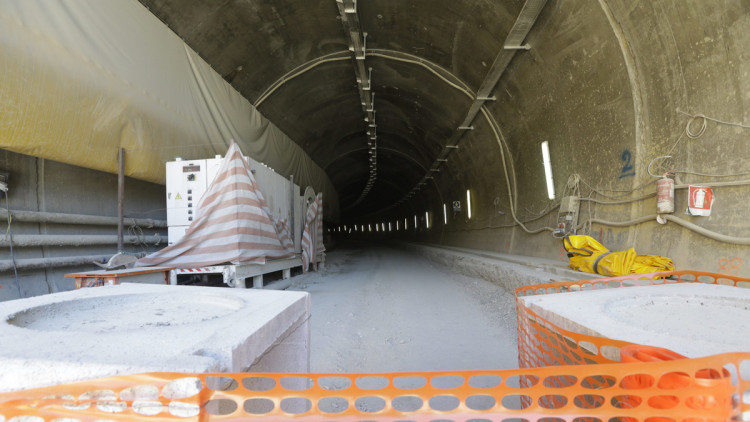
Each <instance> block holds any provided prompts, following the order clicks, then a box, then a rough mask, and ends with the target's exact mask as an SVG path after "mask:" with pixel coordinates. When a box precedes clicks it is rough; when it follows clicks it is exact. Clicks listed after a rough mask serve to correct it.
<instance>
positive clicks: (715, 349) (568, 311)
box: [520, 283, 750, 358]
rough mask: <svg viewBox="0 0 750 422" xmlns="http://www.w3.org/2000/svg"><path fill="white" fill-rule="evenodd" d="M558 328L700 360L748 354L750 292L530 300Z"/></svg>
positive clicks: (618, 291) (702, 290) (673, 288)
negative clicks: (659, 348)
mask: <svg viewBox="0 0 750 422" xmlns="http://www.w3.org/2000/svg"><path fill="white" fill-rule="evenodd" d="M520 300H521V302H522V303H523V304H524V305H525V306H527V307H529V308H530V309H531V310H532V311H534V312H535V313H537V314H538V315H539V316H541V317H542V318H545V319H546V320H548V321H550V322H552V323H553V324H555V325H557V326H558V327H560V328H563V329H565V330H568V331H573V332H576V333H581V334H588V335H594V336H600V337H606V338H611V339H616V340H622V341H627V342H632V343H637V344H643V345H648V346H656V347H663V348H666V349H669V350H672V351H674V352H677V353H680V354H682V355H685V356H687V357H691V358H696V357H701V356H710V355H714V354H719V353H729V352H748V351H750V336H748V335H747V333H748V332H750V289H744V288H739V287H732V286H724V285H710V284H700V283H678V284H666V285H655V286H639V287H622V288H613V289H604V290H589V291H577V292H569V293H559V294H551V295H540V296H526V297H522V298H520Z"/></svg>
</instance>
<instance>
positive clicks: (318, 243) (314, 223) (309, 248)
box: [302, 193, 326, 272]
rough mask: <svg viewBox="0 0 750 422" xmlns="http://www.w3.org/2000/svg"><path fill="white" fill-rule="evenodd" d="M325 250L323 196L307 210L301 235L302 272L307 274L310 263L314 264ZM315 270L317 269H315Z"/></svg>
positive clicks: (316, 199)
mask: <svg viewBox="0 0 750 422" xmlns="http://www.w3.org/2000/svg"><path fill="white" fill-rule="evenodd" d="M325 250H326V248H325V246H324V245H323V194H322V193H318V194H317V195H316V196H315V201H313V202H312V204H310V206H309V207H308V208H307V215H306V216H305V231H304V232H303V233H302V271H304V272H307V270H308V269H309V267H310V264H311V263H316V257H317V256H318V254H319V253H321V252H324V251H325ZM316 265H317V264H316ZM316 268H317V267H316Z"/></svg>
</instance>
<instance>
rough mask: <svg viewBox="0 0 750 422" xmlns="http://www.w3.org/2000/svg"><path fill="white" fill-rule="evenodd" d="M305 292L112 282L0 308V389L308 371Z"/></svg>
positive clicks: (306, 302)
mask: <svg viewBox="0 0 750 422" xmlns="http://www.w3.org/2000/svg"><path fill="white" fill-rule="evenodd" d="M309 317H310V297H309V294H308V293H306V292H286V291H266V290H240V289H229V288H216V287H192V286H166V285H146V284H128V283H125V284H122V285H117V286H104V287H96V288H89V289H81V290H75V291H70V292H64V293H55V294H50V295H45V296H40V297H34V298H29V299H21V300H14V301H8V302H3V303H0V344H2V346H3V347H2V348H0V368H2V371H0V392H6V391H15V390H22V389H28V388H36V387H42V386H48V385H55V384H60V383H68V382H74V381H80V380H85V379H92V378H100V377H109V376H115V375H122V374H135V373H143V372H196V373H197V372H242V371H249V372H254V371H277V372H308V371H309V369H310V347H309V345H310V328H309Z"/></svg>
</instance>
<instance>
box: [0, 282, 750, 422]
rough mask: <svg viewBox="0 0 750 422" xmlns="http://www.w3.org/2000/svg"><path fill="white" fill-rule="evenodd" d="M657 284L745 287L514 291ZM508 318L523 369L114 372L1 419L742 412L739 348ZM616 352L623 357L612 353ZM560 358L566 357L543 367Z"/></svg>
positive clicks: (17, 404)
mask: <svg viewBox="0 0 750 422" xmlns="http://www.w3.org/2000/svg"><path fill="white" fill-rule="evenodd" d="M668 277H674V278H675V280H670V279H669V278H668ZM668 282H711V283H720V284H730V285H734V286H740V285H743V284H742V283H745V284H747V285H748V286H750V283H748V280H747V279H740V278H736V277H729V276H716V275H711V274H707V273H695V272H671V273H659V274H651V275H645V276H643V275H642V276H631V277H616V278H609V279H596V280H586V281H578V282H570V283H552V284H545V285H539V286H531V287H528V288H521V289H518V290H517V291H516V294H517V297H521V296H524V295H529V294H553V293H557V292H563V291H571V290H576V289H589V288H590V289H596V288H611V287H625V286H630V285H643V284H661V283H668ZM518 320H519V353H520V355H521V357H520V362H521V364H522V365H523V366H525V368H522V369H517V370H503V371H461V372H437V373H394V374H251V373H234V374H227V373H219V374H173V373H156V374H144V375H133V376H121V377H114V378H108V379H102V380H94V381H85V382H80V383H75V384H68V385H60V386H54V387H47V388H41V389H35V390H27V391H22V392H14V393H5V394H0V422H40V421H56V422H74V421H81V422H83V421H133V420H144V421H179V420H190V421H192V420H196V421H197V420H200V421H204V420H215V421H240V420H253V419H260V420H281V419H289V418H294V419H296V420H310V421H323V420H357V421H472V422H479V421H514V422H519V421H543V422H553V421H554V422H557V421H569V422H584V421H600V422H602V421H606V422H610V421H623V422H635V421H644V422H664V421H675V422H677V421H689V422H697V421H728V420H734V421H742V420H750V353H731V354H723V355H717V356H711V357H706V358H700V359H680V358H681V357H680V356H673V355H672V354H670V352H669V351H663V350H646V349H639V348H638V346H637V345H628V344H627V343H624V342H618V341H614V340H609V339H603V338H598V337H591V336H583V335H580V334H576V333H571V332H568V331H565V330H562V329H560V328H559V327H556V326H554V325H553V324H551V323H549V322H548V321H545V320H544V319H543V318H540V317H539V316H538V315H536V314H534V313H533V312H531V311H530V310H529V309H527V308H524V307H523V306H522V305H520V306H519V308H518ZM634 346H635V349H633V348H632V347H634ZM620 356H625V357H626V360H628V359H630V360H632V361H634V363H625V364H622V363H613V362H614V361H617V360H619V359H620ZM631 358H632V359H631ZM672 359H674V360H672ZM641 361H644V362H641ZM608 362H609V363H608ZM587 363H601V364H598V365H586V364H587ZM560 364H563V365H565V364H571V365H568V366H547V365H560ZM581 364H582V365H581Z"/></svg>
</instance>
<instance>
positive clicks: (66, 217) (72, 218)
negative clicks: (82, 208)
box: [0, 208, 167, 228]
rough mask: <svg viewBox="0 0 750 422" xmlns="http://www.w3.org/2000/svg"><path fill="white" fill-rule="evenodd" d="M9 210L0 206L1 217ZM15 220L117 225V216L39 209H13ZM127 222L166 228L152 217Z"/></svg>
mask: <svg viewBox="0 0 750 422" xmlns="http://www.w3.org/2000/svg"><path fill="white" fill-rule="evenodd" d="M7 216H8V210H7V209H5V208H0V218H3V219H5V218H7ZM11 217H12V218H13V221H16V222H24V223H51V224H78V225H91V226H116V225H117V217H105V216H99V215H85V214H63V213H52V212H37V211H11ZM125 223H129V224H133V225H137V226H143V227H147V228H166V227H167V222H166V221H165V220H152V219H150V218H128V217H126V218H125Z"/></svg>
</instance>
